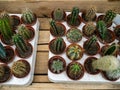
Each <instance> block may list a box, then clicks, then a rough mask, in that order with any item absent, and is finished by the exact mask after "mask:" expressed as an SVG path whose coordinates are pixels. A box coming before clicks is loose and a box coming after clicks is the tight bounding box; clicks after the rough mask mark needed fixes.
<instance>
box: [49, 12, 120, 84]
mask: <svg viewBox="0 0 120 90" xmlns="http://www.w3.org/2000/svg"><path fill="white" fill-rule="evenodd" d="M66 14H67V15H68V14H70V12H66ZM102 14H103V13H97V16H99V15H102ZM79 15H80V16H81V13H79ZM62 24H64V25H65V27H66V30H68V29H70V27H69V26H68V25H67V23H66V22H62ZM95 24H96V23H95ZM84 25H85V24H84V23H83V22H82V23H81V24H80V26H79V27H78V29H80V30H82V27H83V26H84ZM115 26H116V24H114V23H113V24H112V26H111V27H109V29H110V30H113V27H115ZM53 38H54V37H53V36H52V35H51V34H50V41H51V40H52V39H53ZM62 38H63V39H64V41H65V42H66V47H67V46H68V45H70V44H71V43H69V42H68V40H67V38H66V37H65V36H64V37H62ZM86 40H87V39H86V38H84V37H82V40H81V41H80V42H78V43H77V44H79V45H81V46H82V47H83V43H84V42H85V41H86ZM98 42H99V40H98ZM114 42H118V41H117V40H115V41H114ZM112 43H113V42H112ZM99 44H100V47H102V46H103V44H101V43H100V42H99ZM52 56H55V54H53V53H51V52H50V51H49V59H50V58H51V57H52ZM59 56H61V57H63V58H64V59H65V61H66V64H67V65H68V64H69V63H70V62H71V60H69V59H68V57H67V56H66V52H64V53H63V54H60V55H59ZM88 57H89V56H88V55H86V54H85V53H84V54H83V57H82V58H81V59H80V60H78V61H77V62H80V63H81V64H82V65H84V61H85V59H86V58H88ZM94 57H97V58H99V57H100V55H99V54H97V55H94ZM117 58H119V59H120V56H118V57H117ZM48 78H49V80H50V81H52V82H76V83H106V82H107V83H114V84H119V83H120V79H119V80H117V81H115V82H111V81H108V80H106V79H104V78H103V77H102V75H101V73H99V74H97V75H90V74H88V73H87V72H86V71H85V73H84V76H83V77H82V78H81V79H80V80H76V81H74V80H71V79H70V78H69V77H68V76H67V74H66V71H64V72H63V73H61V74H54V73H52V72H51V71H50V70H49V69H48Z"/></svg>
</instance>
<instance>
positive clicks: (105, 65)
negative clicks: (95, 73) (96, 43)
mask: <svg viewBox="0 0 120 90" xmlns="http://www.w3.org/2000/svg"><path fill="white" fill-rule="evenodd" d="M119 65H120V63H119V60H118V59H117V58H116V57H114V56H103V57H101V58H99V59H98V60H95V61H93V62H92V67H93V68H94V69H99V70H103V71H111V70H115V69H117V68H118V67H119Z"/></svg>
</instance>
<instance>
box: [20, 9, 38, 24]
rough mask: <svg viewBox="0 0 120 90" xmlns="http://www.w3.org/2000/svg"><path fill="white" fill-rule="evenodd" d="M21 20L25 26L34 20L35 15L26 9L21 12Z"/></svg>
mask: <svg viewBox="0 0 120 90" xmlns="http://www.w3.org/2000/svg"><path fill="white" fill-rule="evenodd" d="M22 19H23V21H24V22H25V23H26V24H31V23H33V22H34V21H35V20H36V17H35V14H34V13H33V12H32V11H31V10H30V9H28V8H26V9H25V10H24V11H23V12H22Z"/></svg>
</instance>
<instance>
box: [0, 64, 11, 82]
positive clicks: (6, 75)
mask: <svg viewBox="0 0 120 90" xmlns="http://www.w3.org/2000/svg"><path fill="white" fill-rule="evenodd" d="M11 76H12V73H11V69H10V67H9V66H7V65H6V64H0V83H4V82H6V81H8V80H9V79H10V78H11Z"/></svg>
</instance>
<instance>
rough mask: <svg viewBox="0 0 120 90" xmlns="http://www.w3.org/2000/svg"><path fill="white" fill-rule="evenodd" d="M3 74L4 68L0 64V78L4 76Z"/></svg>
mask: <svg viewBox="0 0 120 90" xmlns="http://www.w3.org/2000/svg"><path fill="white" fill-rule="evenodd" d="M4 75H5V69H4V67H3V66H2V65H0V80H1V78H3V77H4Z"/></svg>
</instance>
